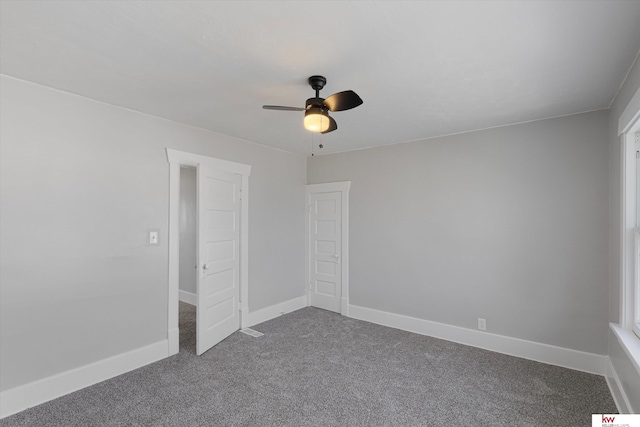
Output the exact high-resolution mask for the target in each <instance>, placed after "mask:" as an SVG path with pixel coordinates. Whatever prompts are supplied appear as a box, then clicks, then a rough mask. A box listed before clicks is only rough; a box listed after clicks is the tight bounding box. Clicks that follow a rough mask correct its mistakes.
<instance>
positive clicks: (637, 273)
mask: <svg viewBox="0 0 640 427" xmlns="http://www.w3.org/2000/svg"><path fill="white" fill-rule="evenodd" d="M622 149H623V167H622V187H623V193H622V197H623V200H622V202H623V203H622V214H623V215H622V227H623V228H622V233H623V234H622V253H621V256H622V287H621V289H620V327H621V328H623V329H626V330H627V331H633V332H634V333H635V334H636V335H637V337H638V338H640V119H639V118H638V117H636V119H635V121H634V122H633V123H632V124H631V126H629V127H628V129H627V131H626V132H625V133H623V134H622Z"/></svg>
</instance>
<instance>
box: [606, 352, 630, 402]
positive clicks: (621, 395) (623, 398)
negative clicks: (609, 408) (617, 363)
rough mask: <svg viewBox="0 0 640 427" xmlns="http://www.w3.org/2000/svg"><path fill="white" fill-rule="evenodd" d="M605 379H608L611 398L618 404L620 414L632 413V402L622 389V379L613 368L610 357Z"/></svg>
mask: <svg viewBox="0 0 640 427" xmlns="http://www.w3.org/2000/svg"><path fill="white" fill-rule="evenodd" d="M605 378H606V379H607V385H608V386H609V391H611V396H613V401H614V402H615V403H616V407H617V408H618V413H620V414H630V413H632V411H631V402H629V398H628V397H627V395H626V393H625V392H624V388H623V387H622V383H621V382H620V378H619V377H618V374H617V373H616V370H615V368H614V367H613V363H611V359H610V358H609V357H607V362H606V375H605Z"/></svg>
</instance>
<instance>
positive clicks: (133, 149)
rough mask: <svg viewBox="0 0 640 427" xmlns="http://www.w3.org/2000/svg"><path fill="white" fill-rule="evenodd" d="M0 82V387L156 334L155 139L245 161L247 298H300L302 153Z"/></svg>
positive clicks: (164, 189)
mask: <svg viewBox="0 0 640 427" xmlns="http://www.w3.org/2000/svg"><path fill="white" fill-rule="evenodd" d="M0 86H1V91H0V101H1V105H0V113H1V117H0V120H1V122H2V127H1V134H0V139H1V141H2V144H1V146H0V174H1V175H0V185H1V187H0V191H1V193H2V197H1V201H0V203H1V204H0V210H1V212H2V215H1V216H0V227H1V230H2V239H1V241H0V251H1V255H0V282H1V283H2V286H1V288H0V292H1V293H0V304H1V305H0V390H3V391H4V390H7V389H10V388H13V387H16V386H19V385H21V384H25V383H28V382H30V381H34V380H37V379H40V378H43V377H46V376H50V375H53V374H56V373H59V372H63V371H66V370H69V369H72V368H76V367H78V366H82V365H85V364H88V363H91V362H94V361H97V360H101V359H104V358H107V357H109V356H113V355H116V354H120V353H123V352H126V351H130V350H133V349H136V348H139V347H142V346H144V345H148V344H151V343H155V342H158V341H162V340H165V339H166V338H167V304H168V301H167V290H168V285H167V268H168V246H167V238H166V237H167V231H168V230H167V227H168V211H169V204H168V203H169V200H168V195H169V165H168V163H167V159H166V155H165V147H170V148H175V149H179V150H183V151H188V152H193V153H197V154H203V155H207V156H212V157H217V158H221V159H225V160H230V161H234V162H240V163H245V164H249V165H252V166H253V169H252V173H251V176H250V177H249V186H250V201H249V206H250V212H249V231H250V236H249V257H250V261H249V264H250V265H249V308H250V310H251V311H254V310H257V309H260V308H263V307H267V306H270V305H273V304H276V303H279V302H282V301H286V300H289V299H292V298H295V297H299V296H302V295H304V251H305V250H304V202H303V200H304V184H305V180H306V172H305V168H306V165H305V159H304V157H302V156H298V155H294V154H289V153H285V152H282V151H277V150H273V149H270V148H266V147H263V146H260V145H257V144H253V143H250V142H247V141H242V140H238V139H235V138H231V137H228V136H225V135H222V134H218V133H214V132H209V131H205V130H202V129H198V128H194V127H190V126H186V125H182V124H179V123H175V122H172V121H168V120H163V119H159V118H156V117H152V116H149V115H145V114H141V113H137V112H134V111H130V110H126V109H123V108H119V107H115V106H112V105H108V104H104V103H100V102H95V101H92V100H89V99H86V98H82V97H78V96H74V95H71V94H67V93H64V92H60V91H56V90H53V89H49V88H46V87H43V86H39V85H35V84H31V83H27V82H23V81H20V80H16V79H13V78H10V77H5V76H1V77H0ZM149 228H159V229H160V230H161V231H160V233H161V234H160V243H161V244H160V245H159V246H148V245H147V244H146V238H147V230H148V229H149Z"/></svg>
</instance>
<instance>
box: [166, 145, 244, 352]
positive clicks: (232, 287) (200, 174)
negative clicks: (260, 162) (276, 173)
mask: <svg viewBox="0 0 640 427" xmlns="http://www.w3.org/2000/svg"><path fill="white" fill-rule="evenodd" d="M166 152H167V160H168V161H169V164H170V169H169V233H168V235H169V283H168V288H169V289H168V291H169V292H168V316H167V318H168V342H169V348H168V355H169V356H171V355H173V354H176V353H178V351H179V342H180V337H179V325H178V322H179V300H180V294H181V292H180V291H181V290H180V276H181V257H180V219H181V215H180V209H181V205H180V193H181V175H182V173H181V169H183V168H192V169H195V171H196V181H197V185H196V205H197V213H196V215H197V221H196V229H197V238H196V241H197V256H196V258H197V261H196V263H195V264H194V265H193V266H186V267H184V268H187V269H191V268H193V270H194V271H195V272H196V279H197V285H196V292H195V300H196V316H197V317H198V320H197V321H196V331H197V332H196V334H197V337H198V339H197V344H196V345H197V351H196V352H197V354H202V353H203V352H204V351H206V350H207V349H208V348H210V347H211V346H213V345H215V344H216V343H217V342H218V341H220V340H222V339H224V338H225V337H226V336H227V335H228V334H230V333H233V332H234V331H235V330H238V329H239V328H241V327H242V326H243V321H244V322H246V314H247V312H248V257H249V251H248V201H249V200H248V198H249V191H248V190H249V179H248V178H249V174H250V172H251V166H249V165H244V164H240V163H235V162H229V161H226V160H220V159H215V158H213V157H208V156H202V155H198V154H192V153H187V152H183V151H178V150H173V149H170V148H167V149H166ZM230 215H231V217H230ZM229 218H231V219H232V221H229ZM229 224H231V226H232V230H231V229H229V227H228V225H229ZM229 247H234V250H233V251H232V252H229V251H225V248H229ZM231 258H232V259H231ZM187 260H188V257H185V258H184V259H183V262H185V263H186V262H187ZM185 265H186V264H185ZM225 266H226V267H225ZM227 267H228V268H227ZM229 270H231V272H229ZM216 274H218V276H217V277H214V276H215V275H216ZM229 277H231V279H229ZM218 279H220V280H218ZM184 295H186V293H183V296H184ZM191 295H193V294H191ZM225 334H227V335H225Z"/></svg>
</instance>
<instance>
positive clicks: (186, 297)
mask: <svg viewBox="0 0 640 427" xmlns="http://www.w3.org/2000/svg"><path fill="white" fill-rule="evenodd" d="M178 299H179V300H180V301H182V302H186V303H187V304H191V305H198V295H196V294H194V293H191V292H187V291H183V290H182V289H180V290H179V291H178Z"/></svg>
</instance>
